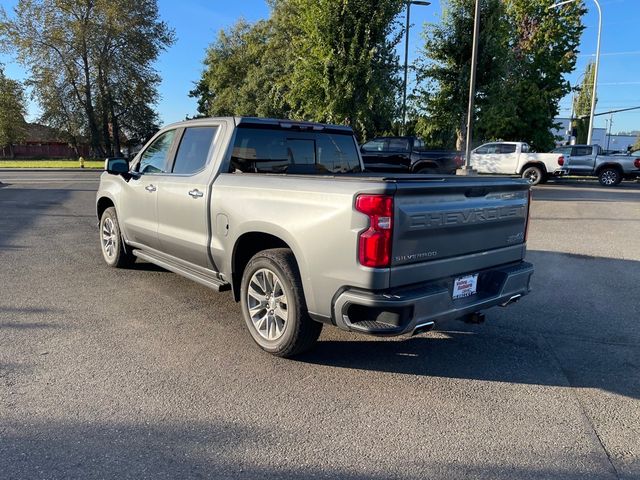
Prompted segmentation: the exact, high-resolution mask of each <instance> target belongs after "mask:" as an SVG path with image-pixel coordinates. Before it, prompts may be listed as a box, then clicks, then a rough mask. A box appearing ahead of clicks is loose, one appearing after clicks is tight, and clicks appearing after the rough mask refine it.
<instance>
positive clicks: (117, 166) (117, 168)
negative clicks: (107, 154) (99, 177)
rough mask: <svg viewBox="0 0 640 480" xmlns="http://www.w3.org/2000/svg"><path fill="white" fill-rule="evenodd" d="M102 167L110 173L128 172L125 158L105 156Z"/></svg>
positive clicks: (120, 173)
mask: <svg viewBox="0 0 640 480" xmlns="http://www.w3.org/2000/svg"><path fill="white" fill-rule="evenodd" d="M104 169H105V170H106V171H107V173H110V174H112V175H122V174H126V173H129V162H128V161H127V159H126V158H107V159H106V160H105V161H104Z"/></svg>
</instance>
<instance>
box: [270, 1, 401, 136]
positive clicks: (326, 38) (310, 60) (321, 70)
mask: <svg viewBox="0 0 640 480" xmlns="http://www.w3.org/2000/svg"><path fill="white" fill-rule="evenodd" d="M281 3H288V4H289V6H290V7H291V13H292V17H291V23H290V26H293V24H294V23H295V25H296V26H297V29H298V30H297V32H296V34H295V35H294V38H293V40H292V43H291V46H292V49H293V53H294V54H295V57H294V58H295V61H294V63H293V69H292V75H291V80H290V85H291V87H290V92H289V94H288V97H287V98H288V101H289V103H290V104H291V106H292V111H293V114H294V116H295V117H298V118H309V119H313V120H317V121H325V122H332V123H344V124H348V125H351V126H352V127H353V128H354V130H355V131H356V132H357V133H358V134H359V135H360V136H361V137H362V138H363V139H364V138H367V137H370V136H372V135H375V134H376V133H377V132H379V131H381V130H385V129H389V128H390V127H391V121H392V119H393V118H394V117H395V116H396V115H397V113H398V111H397V104H398V102H397V100H398V96H399V95H398V94H399V89H400V85H401V83H400V78H399V75H398V73H399V64H398V58H397V55H396V53H395V48H396V45H397V44H398V42H399V40H400V38H401V37H400V35H399V33H401V32H399V31H398V28H397V27H398V24H397V23H396V20H395V19H396V17H397V16H398V14H399V13H400V11H401V10H402V9H403V7H404V2H403V1H401V0H378V1H375V2H372V1H370V0H339V1H336V0H288V2H284V1H282V2H281ZM276 5H277V4H276Z"/></svg>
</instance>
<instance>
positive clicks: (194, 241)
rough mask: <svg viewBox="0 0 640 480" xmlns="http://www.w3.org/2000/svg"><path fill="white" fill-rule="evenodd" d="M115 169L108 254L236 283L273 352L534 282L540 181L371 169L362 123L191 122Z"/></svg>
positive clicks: (104, 242)
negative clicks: (358, 130)
mask: <svg viewBox="0 0 640 480" xmlns="http://www.w3.org/2000/svg"><path fill="white" fill-rule="evenodd" d="M105 169H106V171H105V172H104V173H103V174H102V176H101V179H100V187H99V190H98V192H97V197H96V208H97V216H98V219H99V240H100V246H101V250H102V256H103V257H104V260H105V262H106V263H107V264H108V265H109V266H112V267H126V266H128V265H130V264H131V263H132V262H134V261H135V260H136V258H138V259H142V260H144V261H148V262H151V263H154V264H157V265H159V266H161V267H163V268H165V269H168V270H171V271H173V272H176V273H178V274H180V275H183V276H185V277H187V278H189V279H192V280H194V281H196V282H199V283H201V284H203V285H206V286H208V287H210V288H212V289H214V290H218V291H221V290H227V289H229V290H231V291H232V294H233V296H234V298H235V300H236V301H238V302H240V304H241V309H242V314H243V317H244V321H245V323H246V326H247V329H248V331H249V333H250V334H251V336H252V338H253V340H254V341H255V342H256V343H257V344H258V345H259V346H260V347H261V348H262V349H264V350H266V351H267V352H270V353H272V354H274V355H278V356H282V357H289V356H292V355H295V354H298V353H301V352H303V351H305V350H307V349H309V348H310V347H311V346H312V345H313V344H314V343H315V341H316V340H317V338H318V336H319V334H320V331H321V329H322V326H323V325H324V324H330V325H334V326H336V327H338V328H341V329H343V330H348V331H355V332H362V333H367V334H373V335H383V336H384V335H388V336H392V335H402V334H407V335H412V334H418V333H422V332H425V331H427V330H429V329H431V328H432V327H433V325H434V322H436V321H438V320H444V319H456V318H461V317H465V316H468V315H474V314H476V313H478V312H479V311H480V310H483V309H486V308H489V307H492V306H495V305H502V306H506V305H508V304H509V303H511V302H513V301H516V300H517V299H519V298H520V297H521V296H523V295H526V294H527V293H528V292H529V281H530V277H531V275H532V273H533V267H532V265H531V264H529V263H526V262H525V261H524V260H523V259H524V256H525V250H526V231H527V224H528V214H529V201H530V197H529V185H528V184H527V182H524V181H522V180H519V179H509V178H478V177H455V176H447V175H416V174H413V175H412V174H404V175H403V174H398V175H386V174H371V173H366V172H363V164H362V159H361V157H360V153H359V149H358V145H357V143H356V140H355V137H354V135H353V132H352V130H351V129H350V128H348V127H344V126H335V125H324V124H317V123H306V122H295V121H289V120H273V119H257V118H237V117H229V118H207V119H198V120H189V121H186V122H182V123H176V124H173V125H170V126H167V127H165V128H163V129H162V130H160V131H159V132H158V133H157V134H156V135H155V136H154V137H153V138H152V139H151V140H150V141H149V142H148V143H147V144H146V145H145V146H144V147H143V149H142V150H141V151H140V152H139V153H138V154H137V155H136V157H134V159H133V160H132V161H131V163H130V164H129V163H128V162H127V161H126V160H124V159H109V160H107V161H106V162H105Z"/></svg>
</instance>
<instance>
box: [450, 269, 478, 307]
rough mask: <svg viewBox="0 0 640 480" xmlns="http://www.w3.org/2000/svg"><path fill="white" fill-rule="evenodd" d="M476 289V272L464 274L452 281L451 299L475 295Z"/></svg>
mask: <svg viewBox="0 0 640 480" xmlns="http://www.w3.org/2000/svg"><path fill="white" fill-rule="evenodd" d="M477 289H478V274H477V273H476V274H475V275H465V276H464V277H458V278H456V279H455V280H454V281H453V299H454V300H455V299H456V298H463V297H470V296H471V295H475V293H476V291H477Z"/></svg>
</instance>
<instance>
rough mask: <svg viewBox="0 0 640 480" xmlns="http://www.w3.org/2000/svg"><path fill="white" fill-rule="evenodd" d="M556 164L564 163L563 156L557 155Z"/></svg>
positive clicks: (561, 164)
mask: <svg viewBox="0 0 640 480" xmlns="http://www.w3.org/2000/svg"><path fill="white" fill-rule="evenodd" d="M558 165H560V166H563V165H564V156H562V155H560V156H559V157H558Z"/></svg>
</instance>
